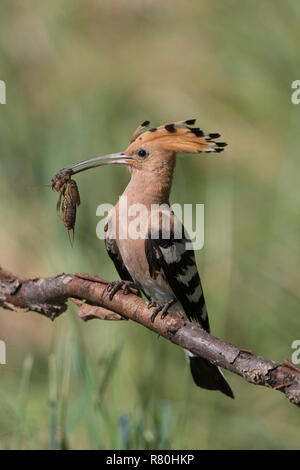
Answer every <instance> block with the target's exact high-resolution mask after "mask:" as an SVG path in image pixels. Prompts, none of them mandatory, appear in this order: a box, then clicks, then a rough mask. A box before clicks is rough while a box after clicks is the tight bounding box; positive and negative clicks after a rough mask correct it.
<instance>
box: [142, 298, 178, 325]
mask: <svg viewBox="0 0 300 470" xmlns="http://www.w3.org/2000/svg"><path fill="white" fill-rule="evenodd" d="M176 302H177V299H172V300H170V301H169V302H166V303H165V304H157V303H156V302H152V301H151V302H148V308H151V307H156V308H155V310H154V311H153V313H152V315H151V322H152V323H154V320H155V318H156V317H157V315H158V314H159V312H161V318H165V317H166V316H167V315H168V310H169V308H170V307H171V306H172V305H174V304H176Z"/></svg>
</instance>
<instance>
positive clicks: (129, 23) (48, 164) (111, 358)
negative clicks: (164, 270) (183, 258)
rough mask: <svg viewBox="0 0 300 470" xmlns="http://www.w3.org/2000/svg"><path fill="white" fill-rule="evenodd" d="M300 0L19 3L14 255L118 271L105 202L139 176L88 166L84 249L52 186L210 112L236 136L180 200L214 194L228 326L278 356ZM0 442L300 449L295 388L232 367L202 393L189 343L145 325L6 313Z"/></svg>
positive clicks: (11, 102)
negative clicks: (289, 390)
mask: <svg viewBox="0 0 300 470" xmlns="http://www.w3.org/2000/svg"><path fill="white" fill-rule="evenodd" d="M299 21H300V4H299V2H298V1H297V0H295V1H291V0H273V1H271V0H269V1H268V0H264V1H263V2H262V1H258V0H251V1H250V0H248V1H244V2H241V1H238V0H223V1H217V0H206V1H199V0H190V1H186V2H182V1H181V2H179V1H177V0H175V1H167V0H164V1H156V0H143V1H139V0H109V1H108V0H107V1H100V0H98V1H97V0H89V1H83V0H72V1H71V0H52V1H51V2H43V1H41V0H40V1H34V0H28V1H27V2H23V1H21V0H19V1H18V0H2V1H1V6H0V79H1V80H4V81H5V82H6V86H7V104H6V105H0V113H1V120H0V159H1V160H0V161H1V172H0V214H1V231H0V247H1V249H0V250H1V252H0V262H1V265H2V267H4V268H6V269H9V270H11V271H15V272H17V273H19V274H22V275H24V276H28V277H35V276H51V275H55V274H57V273H61V272H76V271H77V272H79V271H87V272H90V273H92V274H98V275H100V276H101V277H103V278H107V279H109V280H114V279H116V278H117V275H116V272H115V269H114V267H113V265H112V263H111V262H110V260H109V258H108V256H107V254H106V251H105V248H104V243H103V241H101V240H98V239H97V238H96V233H95V230H96V224H97V222H98V220H99V219H98V217H96V207H97V206H98V204H100V203H103V202H109V203H115V201H116V200H117V198H118V196H119V195H120V194H121V192H122V191H123V189H124V187H125V185H126V183H127V181H128V172H127V171H126V170H125V169H124V168H117V167H112V168H104V169H97V170H94V171H93V172H86V173H82V175H79V176H78V178H77V182H78V184H79V188H80V192H81V197H82V204H81V206H80V208H79V211H78V219H77V227H76V237H75V245H74V247H73V248H71V247H70V244H69V240H68V237H67V233H66V231H65V229H64V227H63V224H62V223H61V222H60V221H59V220H58V218H57V215H56V210H55V206H56V201H57V194H56V193H54V192H52V191H51V190H50V189H49V188H33V187H32V186H33V185H39V184H48V183H49V181H50V178H51V177H52V176H53V175H54V174H55V173H56V172H57V171H58V170H59V169H60V168H62V167H63V166H66V165H68V164H71V163H75V162H77V161H80V160H82V159H85V158H87V157H92V156H95V155H99V154H104V153H110V152H117V151H121V150H123V149H124V148H126V146H127V144H128V141H129V138H130V136H131V133H132V131H133V130H134V129H135V127H136V126H137V124H139V123H140V122H141V121H143V120H145V119H149V120H151V123H152V124H153V125H158V124H161V123H164V122H168V121H172V120H180V119H188V118H194V117H197V118H198V123H199V125H200V127H201V128H203V129H204V130H207V131H209V132H221V133H222V137H223V138H224V140H226V141H227V142H228V143H229V146H228V147H227V148H226V151H225V152H224V153H223V154H220V156H207V155H200V156H198V157H197V156H195V157H191V158H189V159H182V160H180V159H178V163H177V168H176V175H175V181H174V187H173V192H172V199H171V202H181V203H194V204H196V203H204V204H205V246H204V249H202V250H201V251H198V252H197V262H198V265H199V269H200V273H201V277H202V282H203V285H204V289H205V293H206V299H207V304H208V311H209V313H210V319H211V326H212V332H213V333H214V334H215V335H216V336H219V337H222V338H224V339H225V340H227V341H229V342H232V343H234V344H236V345H238V346H241V347H243V348H248V349H251V350H252V351H254V352H255V353H257V354H261V355H263V356H265V357H267V358H269V359H273V360H275V361H282V360H283V359H285V358H287V359H291V354H292V349H291V343H292V341H294V340H295V339H300V316H299V303H300V302H299V270H300V249H299V233H300V217H299V206H300V193H299V171H300V159H299V154H298V145H299V116H300V106H298V107H297V106H296V105H293V104H292V103H291V93H292V90H291V83H292V81H293V80H296V79H300V76H299V43H300V29H299ZM0 339H2V340H5V341H6V344H7V365H5V366H4V365H2V366H0V384H1V385H0V448H3V449H7V448H11V449H41V448H71V449H98V448H100V449H103V448H105V449H110V448H115V449H135V448H140V449H145V448H151V449H169V448H172V449H176V448H177V449H179V448H182V449H194V448H196V449H217V448H218V449H220V448H221V449H241V448H244V449H254V448H256V449H280V448H283V449H296V448H299V411H298V410H297V409H296V408H295V407H293V406H292V405H291V404H289V402H288V401H287V400H286V399H285V397H284V395H282V394H281V393H277V392H274V391H270V390H267V389H265V388H261V387H255V386H253V385H250V384H247V383H246V382H245V381H243V380H242V379H240V378H239V377H237V376H234V375H233V374H229V373H227V374H226V375H227V377H228V379H229V381H230V384H231V385H232V388H233V390H234V392H235V395H236V399H235V400H234V401H233V400H229V399H228V398H227V397H225V396H222V395H221V394H220V393H218V392H211V393H209V392H206V391H204V390H200V389H198V388H197V387H196V386H194V384H193V381H192V379H191V376H190V373H189V370H188V367H187V364H186V362H185V358H184V355H183V354H182V351H181V350H180V349H179V348H177V347H176V346H174V345H172V344H170V343H168V342H167V341H165V340H163V339H158V338H157V337H156V336H155V335H153V333H151V332H149V331H147V330H146V329H145V328H142V327H141V326H139V325H136V324H134V323H132V322H126V323H124V324H123V322H120V323H118V322H115V323H114V322H112V323H110V322H100V321H92V322H89V323H87V324H84V323H82V322H80V320H79V319H77V318H76V315H75V310H74V308H73V307H70V309H69V310H68V312H67V313H66V314H64V315H62V316H61V317H60V318H59V319H58V320H56V321H55V322H54V324H52V323H51V322H50V321H49V320H48V319H46V318H43V317H41V316H39V315H37V314H34V313H15V312H10V311H4V310H1V311H0Z"/></svg>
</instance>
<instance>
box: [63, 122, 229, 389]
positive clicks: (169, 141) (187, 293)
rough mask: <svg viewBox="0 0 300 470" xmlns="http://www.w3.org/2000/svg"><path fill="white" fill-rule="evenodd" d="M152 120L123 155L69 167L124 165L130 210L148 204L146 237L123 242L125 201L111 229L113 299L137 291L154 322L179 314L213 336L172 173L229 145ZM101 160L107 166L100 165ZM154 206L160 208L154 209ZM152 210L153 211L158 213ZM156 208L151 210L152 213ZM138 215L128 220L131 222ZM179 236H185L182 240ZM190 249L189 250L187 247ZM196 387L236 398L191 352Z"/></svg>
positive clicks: (189, 125) (183, 125) (184, 125)
mask: <svg viewBox="0 0 300 470" xmlns="http://www.w3.org/2000/svg"><path fill="white" fill-rule="evenodd" d="M149 124H150V123H149V121H145V122H143V123H142V124H141V125H140V126H139V127H138V128H137V130H136V131H135V132H134V134H133V136H132V138H131V140H130V144H129V146H128V148H127V149H126V150H125V151H124V152H120V153H116V154H111V155H104V156H101V157H95V158H92V159H89V160H85V161H83V162H80V163H78V164H76V165H73V166H71V167H69V168H70V169H71V168H72V169H74V168H76V167H78V166H81V165H85V164H89V165H88V166H86V167H84V168H81V169H80V170H77V171H75V172H74V173H77V172H79V171H84V170H86V169H89V168H94V167H96V166H102V165H107V164H123V165H126V166H127V167H128V168H129V169H130V173H131V179H130V182H129V184H128V186H127V187H126V189H125V191H124V193H123V197H124V196H126V198H127V206H128V207H132V206H133V205H134V204H139V205H141V204H142V205H143V207H145V208H146V209H147V210H149V213H150V214H151V215H150V217H149V218H148V219H147V224H146V232H145V233H144V236H142V237H140V238H138V239H137V238H136V237H135V238H131V237H130V236H128V237H123V236H122V237H121V236H120V232H121V229H123V228H124V227H122V226H120V222H118V221H120V220H121V216H122V214H121V213H120V210H121V209H120V200H119V201H118V203H117V204H116V206H115V208H114V216H116V218H115V219H114V220H116V221H117V222H116V224H115V225H116V226H114V224H113V217H112V213H110V214H109V216H108V219H107V225H106V238H105V243H106V248H107V251H108V254H109V256H110V258H111V259H112V260H113V262H114V264H115V267H116V269H117V271H118V273H119V275H120V278H121V281H115V282H113V283H111V284H110V287H109V288H110V292H111V298H112V297H113V295H114V293H115V292H116V291H117V290H118V289H124V290H127V292H128V289H129V288H130V287H132V286H136V287H137V288H138V289H139V290H141V291H142V292H143V293H144V295H145V296H146V297H147V299H148V300H149V307H155V309H154V310H153V313H152V316H151V320H152V321H155V317H156V315H157V314H158V313H160V314H161V315H162V317H164V316H166V314H167V313H168V311H179V312H180V313H182V314H183V315H184V316H185V317H186V318H187V319H188V320H190V321H195V322H198V323H200V325H201V326H202V327H203V328H204V329H205V330H206V331H208V332H209V321H208V316H207V310H206V304H205V299H204V294H203V290H202V285H201V281H200V277H199V274H198V269H197V265H196V261H195V255H194V251H193V249H192V248H190V246H191V243H190V240H189V236H188V234H187V233H186V230H185V229H184V227H183V225H182V223H181V221H180V220H179V219H178V218H177V217H176V216H175V214H174V212H173V211H172V209H171V208H170V205H169V196H170V191H171V186H172V178H173V172H174V168H175V164H176V155H177V154H178V153H200V152H221V151H222V150H224V147H225V146H226V145H227V144H226V143H225V142H218V141H216V140H215V139H217V138H218V137H220V134H217V133H211V134H204V132H203V131H202V130H200V129H199V128H198V127H193V126H194V124H195V119H189V120H186V121H180V122H175V123H169V124H164V125H161V126H159V127H154V128H152V129H150V130H146V127H147V126H148V125H149ZM98 160H106V161H105V162H100V163H96V162H97V161H98ZM154 205H155V206H154ZM153 207H155V208H156V209H155V210H154V214H153ZM151 209H152V210H151ZM133 218H134V216H131V217H129V218H128V222H130V221H131V220H132V219H133ZM166 218H167V219H168V220H169V228H170V233H169V236H168V237H166V236H165V233H164V226H163V224H164V220H165V219H166ZM178 234H180V236H178ZM188 243H189V245H188V246H189V247H188V248H187V244H188ZM187 356H188V359H189V362H190V367H191V373H192V376H193V379H194V382H195V383H196V385H198V386H199V387H202V388H205V389H208V390H220V391H221V392H223V393H224V394H226V395H228V396H229V397H231V398H234V395H233V392H232V390H231V388H230V386H229V385H228V383H227V382H226V380H225V378H224V376H223V374H222V372H221V371H220V370H219V368H218V367H217V366H215V365H214V364H212V363H210V362H209V361H207V360H206V359H203V358H201V357H198V356H195V355H193V354H192V353H191V352H189V351H187Z"/></svg>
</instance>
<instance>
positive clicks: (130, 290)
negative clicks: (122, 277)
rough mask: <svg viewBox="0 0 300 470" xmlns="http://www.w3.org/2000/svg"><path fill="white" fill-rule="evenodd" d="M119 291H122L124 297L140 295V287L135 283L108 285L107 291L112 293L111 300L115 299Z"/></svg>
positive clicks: (126, 282)
mask: <svg viewBox="0 0 300 470" xmlns="http://www.w3.org/2000/svg"><path fill="white" fill-rule="evenodd" d="M118 290H122V291H123V294H124V295H128V294H138V293H139V287H138V286H137V284H135V283H134V282H133V281H113V282H109V283H108V284H107V291H108V292H110V295H109V300H112V299H113V297H114V295H115V293H116V292H118ZM135 291H136V292H135Z"/></svg>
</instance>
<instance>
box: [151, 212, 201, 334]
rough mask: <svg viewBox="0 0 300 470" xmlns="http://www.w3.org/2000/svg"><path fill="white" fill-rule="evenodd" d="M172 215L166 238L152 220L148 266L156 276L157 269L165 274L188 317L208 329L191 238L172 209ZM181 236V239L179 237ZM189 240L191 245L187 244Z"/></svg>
mask: <svg viewBox="0 0 300 470" xmlns="http://www.w3.org/2000/svg"><path fill="white" fill-rule="evenodd" d="M169 214H170V215H169V217H170V218H171V224H170V234H169V235H168V237H167V238H166V232H165V230H162V228H161V218H160V222H159V224H158V225H159V226H157V227H155V225H153V221H152V220H151V224H150V226H151V233H150V230H149V233H148V238H147V239H146V240H145V252H146V258H147V261H148V265H149V274H150V276H151V277H152V278H153V279H155V278H156V277H157V274H158V272H160V273H163V275H164V277H165V278H166V280H167V282H168V284H169V285H170V287H171V289H172V291H173V293H174V295H175V297H176V299H177V300H178V301H179V302H180V303H181V305H182V307H183V309H184V311H185V313H186V315H187V317H188V319H189V320H194V321H197V322H199V323H200V324H201V326H202V327H203V328H204V329H205V330H206V331H209V321H208V316H207V311H206V305H205V299H204V294H203V290H202V285H201V281H200V277H199V273H198V269H197V265H196V260H195V253H194V250H193V249H191V248H190V246H191V241H190V239H189V236H188V234H187V233H186V231H185V229H184V227H183V225H182V224H181V222H180V220H179V219H178V218H177V217H176V216H175V215H174V213H173V212H171V211H170V212H169ZM179 236H181V238H179ZM187 243H189V247H187V246H186V245H187Z"/></svg>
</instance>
